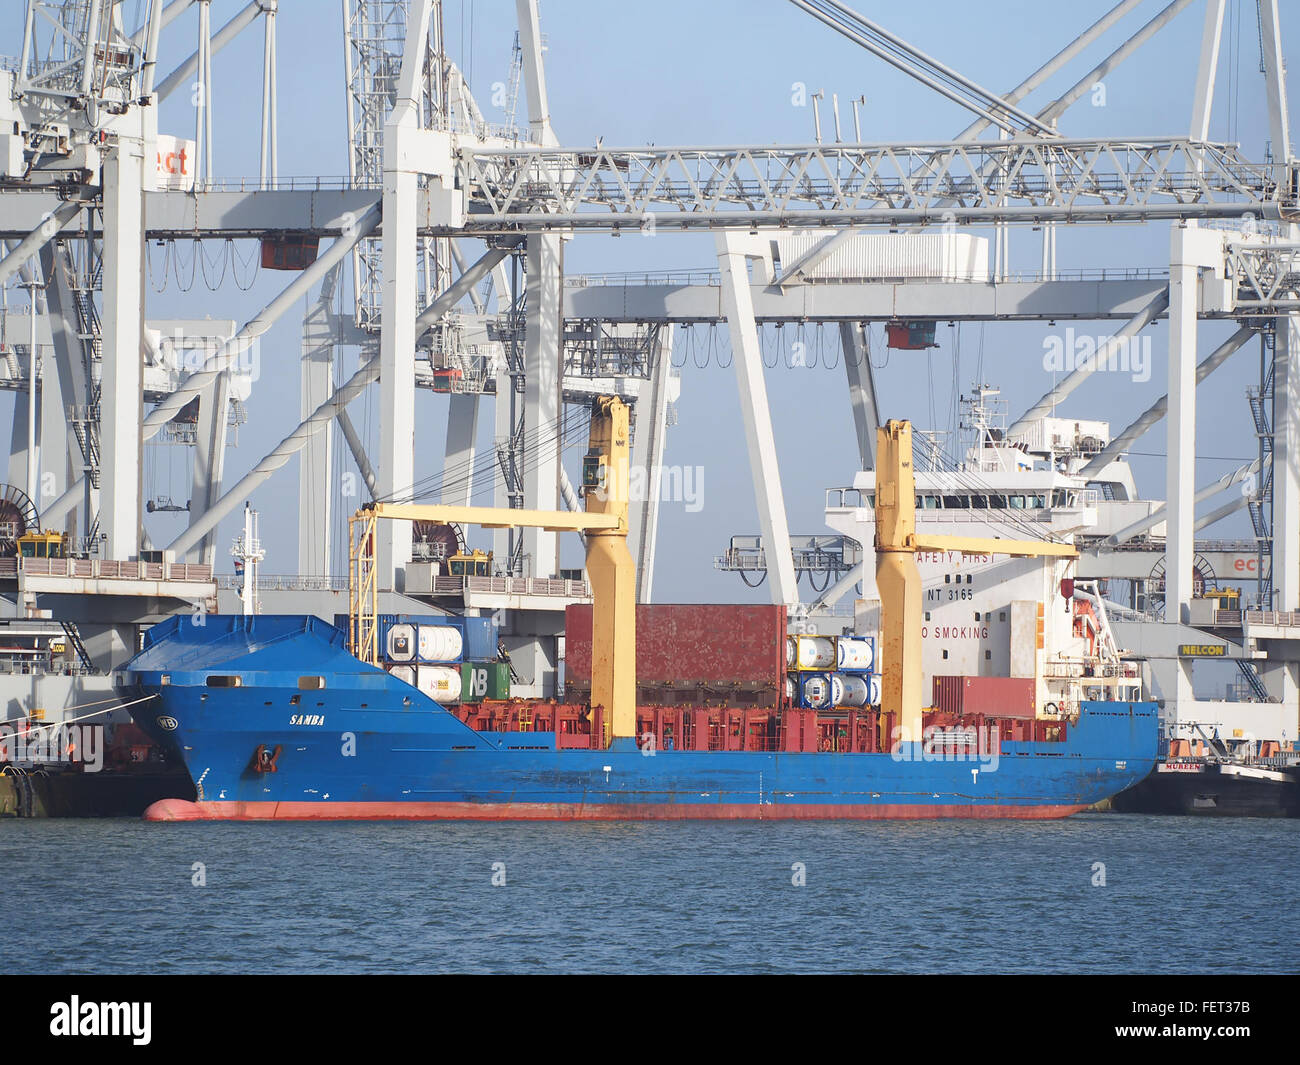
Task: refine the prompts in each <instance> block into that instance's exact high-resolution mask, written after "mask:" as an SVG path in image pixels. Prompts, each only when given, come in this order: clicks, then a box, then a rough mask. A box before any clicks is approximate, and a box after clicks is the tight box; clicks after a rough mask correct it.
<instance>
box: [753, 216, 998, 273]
mask: <svg viewBox="0 0 1300 1065" xmlns="http://www.w3.org/2000/svg"><path fill="white" fill-rule="evenodd" d="M836 233H837V231H836V230H830V229H799V230H783V231H781V232H780V233H778V234H777V236H776V237H775V240H774V242H775V244H776V245H777V254H778V256H779V258H780V260H781V264H782V266H783V267H784V268H789V267H790V266H791V265H793V264H794V263H795V262H796V261H798V260H799V259H800V258H802V257H803V256H805V255H807V254H808V253H809V252H811V251H812V250H813V249H814V248H816V247H817V246H818V245H819V244H821V243H822V242H823V241H824V240H826V239H827V238H828V237H831V236H834V235H836ZM807 276H809V277H813V278H836V279H842V278H852V279H855V280H862V281H887V280H902V279H904V278H924V279H929V280H944V281H988V280H989V242H988V238H986V237H977V236H973V235H971V234H967V233H861V234H856V235H854V236H852V237H850V238H849V239H848V240H842V241H841V243H840V244H839V246H838V247H836V248H835V250H834V251H832V252H831V254H829V255H827V256H826V257H825V258H824V259H822V260H821V261H820V262H818V263H817V264H816V265H815V266H813V267H812V268H811V269H810V270H809V271H808V275H807Z"/></svg>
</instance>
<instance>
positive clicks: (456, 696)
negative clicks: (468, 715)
mask: <svg viewBox="0 0 1300 1065" xmlns="http://www.w3.org/2000/svg"><path fill="white" fill-rule="evenodd" d="M415 682H416V687H418V688H419V689H420V691H422V692H424V694H425V695H427V696H428V697H429V698H430V699H433V700H434V701H435V702H439V703H457V702H460V669H459V668H458V667H454V666H417V667H416V670H415Z"/></svg>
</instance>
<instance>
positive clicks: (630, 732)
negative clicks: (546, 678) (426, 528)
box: [348, 396, 636, 744]
mask: <svg viewBox="0 0 1300 1065" xmlns="http://www.w3.org/2000/svg"><path fill="white" fill-rule="evenodd" d="M628 444H629V430H628V408H627V405H626V404H625V403H624V402H623V401H622V400H621V399H619V398H618V397H616V396H601V397H598V398H597V399H595V400H594V401H593V403H592V413H591V432H590V435H589V438H588V447H587V453H586V455H585V456H584V457H583V461H582V484H583V495H584V497H585V502H586V510H585V511H581V512H575V513H570V512H568V511H551V510H513V509H506V508H498V507H466V506H447V505H442V504H419V503H371V504H368V505H366V506H363V507H362V508H361V509H360V510H358V511H357V513H356V514H355V515H353V516H352V517H351V518H350V519H349V520H348V530H349V541H350V546H349V565H348V638H349V642H350V646H351V650H352V653H353V654H354V655H356V657H357V658H359V659H361V660H362V661H363V662H368V663H369V664H371V665H378V664H379V645H378V637H379V632H378V609H379V586H378V580H377V576H378V574H377V570H376V566H375V541H376V536H375V533H376V527H377V525H378V523H379V522H380V521H381V520H395V521H431V522H442V523H446V524H449V525H451V524H456V525H479V526H481V527H483V528H485V529H516V528H517V529H546V530H548V531H552V532H582V533H585V534H586V539H587V576H588V578H589V579H590V581H591V592H592V634H591V642H592V646H591V705H592V706H603V707H604V708H605V721H606V725H605V741H606V744H608V743H609V742H610V741H611V740H612V739H619V738H624V737H626V738H631V737H634V736H635V735H636V567H635V564H634V563H633V561H632V555H631V553H630V552H629V551H628V548H627V532H628V514H627V504H628V479H629V471H630V463H629V448H628Z"/></svg>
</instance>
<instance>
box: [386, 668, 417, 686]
mask: <svg viewBox="0 0 1300 1065" xmlns="http://www.w3.org/2000/svg"><path fill="white" fill-rule="evenodd" d="M388 672H389V673H391V674H392V675H393V676H394V677H396V678H397V679H398V680H400V681H402V682H403V683H405V684H409V685H410V686H411V687H412V688H414V687H415V667H414V666H389V667H388Z"/></svg>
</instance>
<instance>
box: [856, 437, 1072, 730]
mask: <svg viewBox="0 0 1300 1065" xmlns="http://www.w3.org/2000/svg"><path fill="white" fill-rule="evenodd" d="M876 436H877V448H878V450H877V455H878V458H877V463H876V545H875V546H876V585H877V587H878V589H879V591H880V636H881V651H882V658H883V672H884V677H883V678H882V683H881V709H882V710H883V711H884V712H885V713H893V714H895V715H896V717H895V720H896V721H897V723H898V727H899V729H900V730H901V733H900V734H901V738H902V740H903V742H908V741H918V740H920V739H921V738H922V736H921V720H922V719H921V713H922V705H923V704H922V696H921V681H922V669H921V618H922V606H921V571H920V570H919V569H918V568H917V565H916V552H918V551H960V552H962V553H964V554H979V555H995V554H997V555H1017V556H1022V557H1037V556H1044V557H1055V558H1067V559H1070V558H1077V557H1078V552H1077V551H1076V550H1075V549H1074V548H1073V547H1071V546H1070V545H1069V544H1061V543H1052V542H1049V541H1046V540H1003V539H998V538H995V537H987V538H986V537H969V536H935V535H931V534H925V535H921V534H918V533H917V531H916V475H915V470H914V469H913V466H912V426H911V423H910V422H906V421H892V420H891V421H889V422H887V423H886V424H885V425H882V426H881V427H880V429H879V430H877V434H876Z"/></svg>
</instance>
